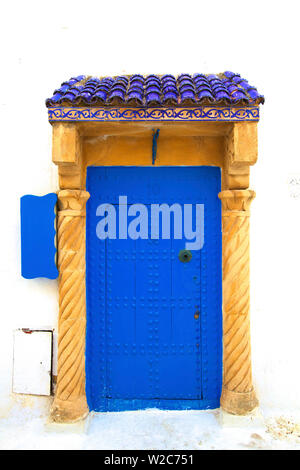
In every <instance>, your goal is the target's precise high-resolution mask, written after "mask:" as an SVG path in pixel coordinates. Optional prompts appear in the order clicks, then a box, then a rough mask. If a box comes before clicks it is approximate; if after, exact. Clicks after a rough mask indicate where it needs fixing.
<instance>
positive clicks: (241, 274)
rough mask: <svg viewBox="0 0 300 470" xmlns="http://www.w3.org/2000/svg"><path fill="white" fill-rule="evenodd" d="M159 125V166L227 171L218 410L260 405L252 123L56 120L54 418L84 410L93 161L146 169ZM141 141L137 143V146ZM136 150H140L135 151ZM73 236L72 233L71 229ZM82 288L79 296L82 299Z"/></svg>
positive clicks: (76, 415)
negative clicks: (252, 249)
mask: <svg viewBox="0 0 300 470" xmlns="http://www.w3.org/2000/svg"><path fill="white" fill-rule="evenodd" d="M153 126H155V127H156V128H158V127H159V128H160V131H161V132H160V137H159V144H158V150H157V159H156V162H155V164H156V165H163V166H165V165H170V166H172V165H176V166H178V165H187V166H190V165H197V166H201V165H216V166H220V168H221V169H222V191H221V193H220V194H219V197H220V199H221V202H222V232H223V235H222V246H223V249H222V250H223V284H222V285H223V289H222V290H223V385H222V396H221V406H222V408H223V409H224V410H226V411H228V412H230V413H233V414H246V413H249V412H250V411H252V410H253V409H254V408H255V407H256V406H257V404H258V402H257V399H256V395H255V391H254V388H253V383H252V368H251V348H250V309H249V296H250V294H249V291H250V281H249V256H250V255H249V222H250V218H249V215H250V212H249V209H250V203H251V201H252V200H253V199H254V197H255V193H254V191H252V190H250V189H248V187H249V173H250V171H249V168H250V165H253V164H254V163H255V162H256V159H257V123H256V122H247V121H242V122H226V123H225V122H209V123H207V122H197V123H194V122H188V123H185V122H156V123H155V124H153V123H145V122H129V123H127V122H125V123H124V122H111V123H110V122H97V123H95V122H85V123H82V122H72V123H70V122H53V161H54V163H55V164H57V165H58V173H59V186H60V191H59V192H58V216H57V220H58V222H57V234H58V241H57V245H58V268H59V304H60V308H59V335H58V376H57V387H56V393H55V399H54V403H53V406H52V419H53V420H55V421H58V422H72V421H76V420H78V419H81V418H82V417H84V416H86V415H87V413H88V406H87V401H86V394H85V324H86V301H85V268H86V267H85V217H86V209H85V206H86V201H87V199H88V198H89V194H88V193H87V192H86V191H85V181H86V167H87V166H88V165H109V166H113V165H124V164H125V165H132V164H134V165H135V166H138V165H147V166H148V165H149V162H151V159H152V156H151V142H152V134H153ZM137 144H138V145H137ZM137 149H138V151H137ZM75 233H76V234H77V235H76V238H75V237H74V234H75ZM78 292H80V299H79V298H78Z"/></svg>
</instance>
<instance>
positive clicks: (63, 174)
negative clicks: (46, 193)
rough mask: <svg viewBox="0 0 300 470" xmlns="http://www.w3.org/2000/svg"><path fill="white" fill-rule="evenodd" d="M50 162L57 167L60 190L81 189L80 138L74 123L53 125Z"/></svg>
mask: <svg viewBox="0 0 300 470" xmlns="http://www.w3.org/2000/svg"><path fill="white" fill-rule="evenodd" d="M52 139H53V140H52V160H53V162H54V163H55V164H56V165H58V175H59V186H60V188H61V189H65V188H68V189H79V188H82V186H83V185H82V166H83V165H82V138H81V135H80V132H79V128H78V125H77V124H75V123H62V122H59V123H54V124H53V133H52Z"/></svg>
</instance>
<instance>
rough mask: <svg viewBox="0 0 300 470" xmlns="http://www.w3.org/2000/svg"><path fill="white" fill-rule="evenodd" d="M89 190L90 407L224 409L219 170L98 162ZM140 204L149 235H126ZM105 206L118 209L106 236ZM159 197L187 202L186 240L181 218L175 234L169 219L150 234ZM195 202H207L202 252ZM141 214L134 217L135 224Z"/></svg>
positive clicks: (90, 170) (90, 175)
mask: <svg viewBox="0 0 300 470" xmlns="http://www.w3.org/2000/svg"><path fill="white" fill-rule="evenodd" d="M87 190H88V191H89V193H90V195H91V197H90V199H89V201H88V204H87V347H86V375H87V397H88V403H89V407H90V409H92V410H96V411H104V410H113V411H117V410H128V409H139V408H148V407H157V408H165V409H190V408H193V409H205V408H215V407H218V406H219V398H220V393H221V363H222V334H221V325H222V323H221V304H222V302H221V208H220V201H219V199H218V192H219V191H220V169H219V168H215V167H89V168H88V171H87ZM119 196H123V199H121V200H120V199H119ZM124 196H126V200H125V199H124ZM120 202H121V205H120V204H119V203H120ZM125 203H126V204H127V205H126V208H125ZM137 203H139V204H143V205H144V207H145V208H146V209H144V210H146V211H147V213H148V220H147V227H148V238H145V233H144V234H143V236H144V238H137V239H132V238H130V237H129V236H128V234H126V235H127V238H125V236H124V229H121V228H120V227H119V226H118V222H119V215H120V211H121V213H122V214H124V210H125V212H126V213H127V212H128V211H129V212H128V213H129V214H130V207H131V206H132V205H133V204H137ZM102 204H109V205H110V206H112V207H113V208H114V209H113V211H115V225H116V227H115V237H113V238H106V239H100V238H99V233H97V224H98V223H99V220H101V217H99V210H98V208H99V206H101V205H102ZM153 204H167V205H168V206H169V207H171V206H172V205H173V204H177V205H179V206H181V207H182V232H183V234H182V238H181V239H178V234H176V233H175V232H176V228H175V220H174V219H175V216H173V215H171V219H170V220H171V224H170V234H169V235H170V236H168V233H167V234H166V233H164V232H163V222H162V219H160V223H159V225H158V228H157V230H158V231H157V232H156V238H151V220H152V223H153V217H152V219H151V205H153ZM196 204H202V205H203V206H202V207H203V210H204V244H203V247H202V248H201V249H197V250H193V249H192V250H188V251H187V252H186V251H184V252H182V250H186V242H188V241H189V240H187V238H186V236H185V227H184V216H183V213H184V210H185V206H184V205H192V207H195V205H196ZM195 213H196V211H194V219H193V223H194V225H195ZM105 214H107V213H105ZM102 215H104V213H102ZM102 218H103V217H102ZM133 219H134V217H133V216H130V215H127V223H128V225H129V224H130V222H131V220H133ZM144 229H145V224H144ZM186 253H188V256H190V255H191V259H189V260H188V261H187V262H185V258H184V257H183V258H182V256H184V254H186ZM179 255H180V256H179Z"/></svg>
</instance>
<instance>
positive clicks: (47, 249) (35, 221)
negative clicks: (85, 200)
mask: <svg viewBox="0 0 300 470" xmlns="http://www.w3.org/2000/svg"><path fill="white" fill-rule="evenodd" d="M20 202H21V205H20V209H21V272H22V276H23V277H25V278H26V279H34V278H36V277H46V278H48V279H56V278H57V277H58V270H57V267H56V264H55V255H56V248H55V227H54V223H55V205H56V202H57V195H56V194H55V193H50V194H46V195H45V196H33V195H31V194H27V195H25V196H22V197H21V201H20Z"/></svg>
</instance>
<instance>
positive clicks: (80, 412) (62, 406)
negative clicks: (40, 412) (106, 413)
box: [50, 396, 89, 423]
mask: <svg viewBox="0 0 300 470" xmlns="http://www.w3.org/2000/svg"><path fill="white" fill-rule="evenodd" d="M88 414H89V409H88V406H87V402H86V398H85V396H83V397H80V398H78V399H77V400H74V401H67V400H66V401H64V400H60V399H59V398H55V399H54V402H53V405H52V407H51V413H50V419H51V420H52V421H53V422H55V423H76V422H77V421H80V420H82V419H85V418H86V417H87V415H88Z"/></svg>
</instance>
